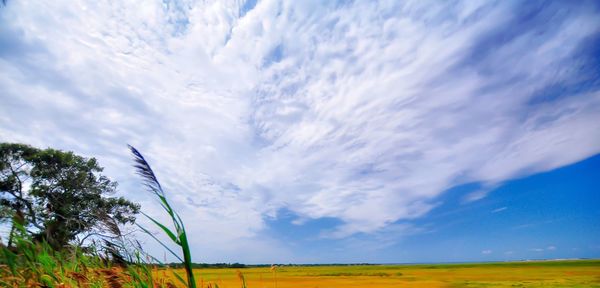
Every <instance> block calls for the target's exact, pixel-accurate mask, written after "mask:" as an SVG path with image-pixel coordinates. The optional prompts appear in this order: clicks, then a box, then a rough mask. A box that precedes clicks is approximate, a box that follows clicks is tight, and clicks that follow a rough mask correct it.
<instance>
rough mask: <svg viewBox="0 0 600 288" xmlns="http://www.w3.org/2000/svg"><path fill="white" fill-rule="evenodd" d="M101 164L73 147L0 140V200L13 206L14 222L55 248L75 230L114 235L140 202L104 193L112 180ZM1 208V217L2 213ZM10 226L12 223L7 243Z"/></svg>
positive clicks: (111, 190)
mask: <svg viewBox="0 0 600 288" xmlns="http://www.w3.org/2000/svg"><path fill="white" fill-rule="evenodd" d="M102 170H103V168H102V167H100V166H99V165H98V162H97V161H96V159H94V158H89V159H88V158H84V157H81V156H78V155H75V154H73V153H72V152H65V151H61V150H55V149H50V148H48V149H37V148H34V147H31V146H28V145H24V144H13V143H2V144H0V206H1V207H2V210H3V211H10V212H12V213H11V214H12V217H13V225H21V226H23V227H25V228H26V229H28V231H29V232H30V233H31V234H32V235H33V238H34V239H35V240H38V241H47V242H48V243H49V244H50V245H51V246H52V247H54V248H55V249H60V248H62V247H64V246H65V245H67V244H68V243H69V242H71V241H73V240H75V239H76V238H77V237H78V236H80V237H84V238H86V237H88V236H90V235H96V236H100V237H115V236H118V235H119V234H120V230H119V227H118V225H120V224H127V223H134V221H135V215H136V214H137V213H138V212H139V208H140V207H139V205H138V204H135V203H132V202H130V201H128V200H126V199H125V198H123V197H118V198H117V197H108V195H111V194H113V193H114V192H115V191H116V188H117V183H116V182H113V181H111V180H110V179H109V178H108V177H106V176H104V175H102V174H101V172H102ZM6 214H7V213H3V214H0V217H4V218H5V219H6V217H7V215H6ZM13 232H14V226H13V229H12V230H11V234H10V236H9V241H8V242H9V245H10V244H11V240H12V233H13ZM82 240H83V239H82ZM81 242H82V241H81Z"/></svg>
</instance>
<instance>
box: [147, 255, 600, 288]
mask: <svg viewBox="0 0 600 288" xmlns="http://www.w3.org/2000/svg"><path fill="white" fill-rule="evenodd" d="M181 272H183V271H181ZM238 272H241V273H242V274H243V276H244V278H245V280H246V284H247V287H249V288H272V287H277V288H288V287H289V288H291V287H296V288H315V287H321V288H341V287H373V288H384V287H386V288H387V287H600V260H581V261H546V262H514V263H489V264H443V265H368V266H291V267H290V266H287V267H277V268H276V269H275V272H273V271H272V270H271V269H270V268H268V267H264V268H246V269H239V270H237V269H195V270H194V274H195V275H196V277H197V278H196V279H197V281H198V282H204V283H205V284H206V283H207V282H208V281H210V282H212V283H217V284H218V285H219V287H221V288H233V287H241V281H240V278H239V274H238ZM158 273H161V274H162V273H163V272H158Z"/></svg>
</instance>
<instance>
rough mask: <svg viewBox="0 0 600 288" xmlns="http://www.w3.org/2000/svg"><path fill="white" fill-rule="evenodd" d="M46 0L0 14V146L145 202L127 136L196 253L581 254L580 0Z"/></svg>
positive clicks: (596, 55)
mask: <svg viewBox="0 0 600 288" xmlns="http://www.w3.org/2000/svg"><path fill="white" fill-rule="evenodd" d="M47 2H48V3H39V2H38V3H35V2H33V1H8V3H7V5H6V6H5V7H3V8H2V9H0V87H2V88H1V90H0V91H1V93H0V103H1V105H0V141H11V142H24V143H29V144H32V145H35V146H39V147H55V148H60V149H65V150H72V151H75V152H77V153H79V154H82V155H86V156H93V157H96V158H98V160H99V161H100V163H101V164H102V165H103V166H105V167H106V169H105V173H106V174H107V175H108V176H110V177H111V178H113V179H115V180H117V181H118V182H119V183H120V186H119V187H120V189H119V194H121V195H124V196H126V197H129V198H131V199H133V200H135V201H138V202H140V203H141V204H142V205H143V207H144V208H143V209H144V211H146V212H147V213H149V214H151V215H160V214H159V213H160V211H159V207H158V205H157V203H155V202H153V201H152V200H151V199H149V198H148V196H147V194H146V193H145V192H144V191H143V190H142V189H141V187H140V185H139V181H138V179H136V177H135V175H134V173H133V171H132V168H131V159H130V157H129V155H128V152H127V148H126V144H127V143H129V144H132V145H134V146H136V147H137V148H138V149H140V150H141V151H142V152H143V153H144V154H145V155H146V156H147V158H148V159H149V160H150V162H151V164H152V165H153V166H154V168H155V170H156V171H157V174H158V176H159V178H160V179H161V181H162V182H163V184H164V186H165V187H167V190H168V191H169V196H170V197H171V199H172V200H173V202H174V205H175V206H176V207H177V209H178V211H180V212H181V214H182V216H183V218H184V219H185V220H186V223H187V225H188V226H189V227H188V230H189V233H190V235H191V238H192V239H191V243H192V246H193V249H194V251H195V252H194V260H196V261H199V262H200V261H202V262H247V263H272V262H285V263H287V262H295V263H307V262H311V263H314V262H318V263H326V262H439V261H491V260H507V259H534V258H535V259H538V258H573V257H596V258H597V257H600V247H599V246H598V244H597V243H600V241H599V240H600V239H599V238H600V227H599V225H600V223H599V220H597V219H600V217H598V216H600V215H598V209H597V208H596V207H600V205H599V204H600V199H599V196H598V195H599V193H600V191H598V190H599V187H600V185H599V182H598V181H599V180H597V178H598V177H597V172H596V171H599V169H598V168H600V167H599V166H600V158H598V157H600V156H598V155H599V154H600V116H599V115H600V73H599V72H600V71H599V69H598V67H600V52H599V51H600V50H599V49H600V15H599V14H600V6H599V5H598V4H597V2H596V1H578V2H577V3H575V2H572V1H498V2H493V1H448V2H439V1H276V0H264V1H263V0H258V1H195V0H181V1H169V0H164V1H146V2H145V3H144V5H140V4H139V3H134V2H133V1H92V2H90V1H83V0H82V1H47ZM159 217H160V216H159ZM147 247H148V250H150V251H152V252H153V253H156V254H158V255H162V252H161V250H160V247H158V246H157V245H155V244H153V243H152V242H150V241H148V242H147Z"/></svg>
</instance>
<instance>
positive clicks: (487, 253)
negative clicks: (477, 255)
mask: <svg viewBox="0 0 600 288" xmlns="http://www.w3.org/2000/svg"><path fill="white" fill-rule="evenodd" d="M481 254H484V255H489V254H492V250H483V251H481Z"/></svg>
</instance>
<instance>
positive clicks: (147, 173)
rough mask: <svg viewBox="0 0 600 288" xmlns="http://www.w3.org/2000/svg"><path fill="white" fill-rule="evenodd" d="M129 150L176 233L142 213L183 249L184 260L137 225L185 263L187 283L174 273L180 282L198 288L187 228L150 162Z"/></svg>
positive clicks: (137, 168) (147, 186)
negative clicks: (168, 198)
mask: <svg viewBox="0 0 600 288" xmlns="http://www.w3.org/2000/svg"><path fill="white" fill-rule="evenodd" d="M129 149H130V150H131V153H132V154H133V157H134V161H135V165H134V167H135V168H136V172H137V174H138V175H140V176H141V177H142V179H143V181H144V185H145V186H146V188H147V189H148V191H150V192H151V193H152V194H154V196H156V197H157V198H158V200H159V203H160V204H161V207H162V208H163V209H164V210H165V212H167V214H168V215H169V216H170V218H171V221H172V223H173V227H174V230H175V231H173V230H172V229H170V228H169V227H167V226H166V225H164V224H162V223H160V222H159V221H157V220H155V219H154V218H152V217H150V216H149V215H147V214H145V213H144V212H142V214H143V215H144V216H146V217H147V218H148V219H150V221H152V222H153V223H154V224H156V226H158V227H159V228H160V229H161V230H162V231H163V232H164V233H165V234H166V235H167V236H168V237H169V239H171V241H173V243H175V244H176V245H177V246H179V247H180V248H181V252H182V254H183V259H181V257H180V256H179V255H178V254H177V253H175V252H174V251H173V250H171V249H170V248H169V247H168V246H167V245H166V244H165V243H163V242H162V241H160V240H159V239H158V238H157V237H155V236H154V235H153V234H152V233H150V231H149V230H148V229H146V228H144V227H142V226H140V225H139V224H137V225H138V227H140V229H142V230H143V231H144V232H145V233H146V234H148V235H150V236H151V237H152V238H153V239H154V240H156V241H157V242H158V243H159V244H161V245H162V246H163V247H165V248H166V249H167V251H169V252H170V253H171V254H173V255H174V256H175V257H176V258H177V259H179V260H180V261H181V262H183V265H184V267H185V272H186V274H187V282H186V281H185V280H184V279H183V277H181V276H180V275H179V274H177V273H176V272H175V271H173V273H174V275H175V277H176V278H177V279H178V280H179V281H181V282H182V283H183V284H186V285H187V287H189V288H196V281H195V280H194V273H193V271H192V256H191V253H190V246H189V242H188V239H187V234H186V232H185V227H184V225H183V221H182V220H181V217H179V215H178V214H177V212H175V211H174V210H173V208H172V207H171V205H170V204H169V201H167V197H166V196H165V192H164V190H163V189H162V186H161V185H160V182H158V179H157V178H156V175H155V174H154V171H152V168H151V167H150V164H148V162H147V161H146V159H145V158H144V156H142V154H141V153H140V152H139V151H138V150H137V149H135V148H134V147H133V146H131V145H129Z"/></svg>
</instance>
